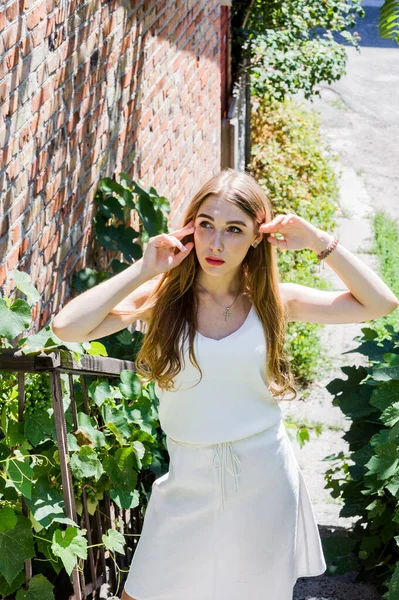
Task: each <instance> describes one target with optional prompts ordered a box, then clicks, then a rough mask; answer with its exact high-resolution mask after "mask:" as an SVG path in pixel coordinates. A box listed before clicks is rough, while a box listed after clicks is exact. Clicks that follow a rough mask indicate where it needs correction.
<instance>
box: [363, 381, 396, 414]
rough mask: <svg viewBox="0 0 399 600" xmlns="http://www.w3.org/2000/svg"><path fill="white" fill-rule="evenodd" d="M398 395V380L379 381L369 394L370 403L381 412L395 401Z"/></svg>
mask: <svg viewBox="0 0 399 600" xmlns="http://www.w3.org/2000/svg"><path fill="white" fill-rule="evenodd" d="M398 396H399V381H395V380H392V381H388V382H379V383H378V385H377V387H376V388H374V390H373V392H372V394H371V398H370V404H372V405H373V406H375V407H376V408H378V409H379V410H380V411H382V412H383V411H384V410H385V409H386V408H388V406H391V405H392V404H394V403H395V402H396V401H397V399H398Z"/></svg>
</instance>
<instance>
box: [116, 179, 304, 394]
mask: <svg viewBox="0 0 399 600" xmlns="http://www.w3.org/2000/svg"><path fill="white" fill-rule="evenodd" d="M211 195H212V196H218V197H219V198H221V199H223V200H226V201H227V202H232V203H233V204H235V205H236V206H238V208H240V209H241V210H243V211H244V212H245V213H246V214H247V215H248V216H250V217H251V218H252V219H253V222H254V229H255V231H258V227H259V225H260V224H261V223H264V222H268V221H270V220H271V219H272V218H273V208H272V205H271V203H270V201H269V199H268V197H267V195H266V194H265V192H264V190H263V189H262V188H261V187H260V185H259V184H258V183H257V181H256V180H255V179H254V178H253V177H252V176H251V175H250V174H249V173H246V172H241V171H235V170H234V169H223V170H222V171H220V173H219V174H217V175H215V176H214V177H212V178H211V179H210V180H209V181H207V182H206V183H205V185H204V186H203V187H202V188H201V189H200V190H199V191H198V192H197V193H196V194H195V196H194V197H193V198H192V200H191V202H190V203H189V205H188V207H187V209H186V212H185V215H184V221H183V226H185V225H187V224H188V223H189V222H190V221H192V220H193V219H195V217H196V215H197V212H198V209H199V208H200V206H201V204H202V203H203V202H204V200H205V199H206V198H207V197H208V196H211ZM181 241H182V243H183V244H185V243H187V242H189V241H193V234H191V235H189V236H186V237H185V238H183V239H182V240H181ZM241 267H242V268H241V277H240V283H241V291H242V293H243V294H246V295H248V297H249V298H250V300H251V302H252V303H253V305H254V307H255V309H256V312H257V314H258V317H259V319H260V321H261V322H262V326H263V330H264V334H265V339H266V348H267V352H266V377H267V381H268V383H269V385H268V389H269V391H270V393H271V394H272V395H273V397H274V398H275V399H277V397H282V396H285V395H286V394H287V392H288V391H290V392H292V394H293V397H291V398H286V397H285V398H284V400H294V399H295V398H296V396H297V392H296V389H295V383H296V382H295V377H294V375H293V374H292V372H291V370H290V364H289V360H288V358H287V356H286V354H285V352H284V344H285V335H286V334H285V330H286V314H285V310H284V304H283V302H282V300H281V297H280V292H279V287H278V284H279V280H280V274H279V270H278V266H277V259H276V248H275V246H273V245H272V244H270V243H269V242H267V240H266V236H263V238H262V240H261V242H260V244H259V245H258V246H257V248H256V249H255V248H253V246H251V247H250V248H249V249H248V252H247V254H246V256H245V258H244V260H243V262H242V263H241ZM199 268H200V264H199V261H198V258H197V255H196V253H195V248H193V250H192V251H191V252H190V254H189V255H188V256H187V257H186V258H185V259H184V260H183V261H182V262H181V263H180V264H179V265H178V266H177V267H175V268H173V269H171V270H170V271H168V272H167V273H163V274H162V276H161V278H160V280H159V282H158V284H157V285H156V287H155V288H154V290H153V291H152V293H151V294H150V296H149V297H148V299H147V300H146V302H145V303H144V304H142V306H140V308H138V309H136V311H135V312H136V315H137V319H138V320H139V319H140V315H143V314H144V313H147V314H150V315H151V317H150V320H149V322H148V327H147V330H146V332H145V335H144V338H143V343H142V346H141V349H140V351H139V353H138V355H137V357H136V370H137V373H139V374H140V375H141V376H142V377H143V379H144V381H149V380H152V379H155V380H156V381H157V383H158V385H159V387H160V388H161V389H167V390H170V389H173V387H174V382H173V378H174V377H175V376H176V375H177V374H178V373H179V372H180V370H181V369H182V365H184V356H183V354H184V352H183V348H184V343H185V342H186V340H187V339H188V341H189V358H190V360H191V362H192V364H193V365H195V366H196V367H197V368H198V370H199V372H200V374H201V378H202V371H201V368H200V365H199V364H198V361H197V358H196V356H195V352H194V338H195V335H196V332H197V308H198V298H197V295H196V293H195V285H194V283H195V280H196V277H197V274H198V271H199ZM149 309H150V310H149ZM113 312H114V313H115V312H119V311H113ZM280 399H281V398H280Z"/></svg>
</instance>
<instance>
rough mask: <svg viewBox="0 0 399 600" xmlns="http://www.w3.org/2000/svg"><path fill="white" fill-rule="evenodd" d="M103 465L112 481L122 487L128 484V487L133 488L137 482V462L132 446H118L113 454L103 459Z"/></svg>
mask: <svg viewBox="0 0 399 600" xmlns="http://www.w3.org/2000/svg"><path fill="white" fill-rule="evenodd" d="M103 466H104V469H105V471H106V473H107V475H108V477H109V478H110V480H111V481H112V483H114V484H116V485H120V486H123V487H124V488H126V487H127V484H128V485H129V487H130V489H134V487H135V486H136V483H137V470H138V463H137V457H136V453H135V451H134V449H133V448H119V449H118V450H117V451H116V452H115V455H114V456H107V457H106V458H105V459H104V463H103Z"/></svg>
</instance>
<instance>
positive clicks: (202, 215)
mask: <svg viewBox="0 0 399 600" xmlns="http://www.w3.org/2000/svg"><path fill="white" fill-rule="evenodd" d="M198 217H205V218H206V219H209V220H210V221H214V220H215V219H214V218H213V217H211V216H210V215H205V214H204V213H201V214H200V215H198ZM231 223H238V224H239V225H243V226H244V227H246V226H247V224H246V223H244V221H226V225H231Z"/></svg>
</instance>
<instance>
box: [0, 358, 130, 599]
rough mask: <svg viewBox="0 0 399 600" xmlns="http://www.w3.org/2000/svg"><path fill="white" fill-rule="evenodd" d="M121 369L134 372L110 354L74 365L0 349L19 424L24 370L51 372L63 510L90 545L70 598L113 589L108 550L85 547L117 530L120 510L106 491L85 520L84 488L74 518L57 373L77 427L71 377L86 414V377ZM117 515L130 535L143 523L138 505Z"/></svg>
mask: <svg viewBox="0 0 399 600" xmlns="http://www.w3.org/2000/svg"><path fill="white" fill-rule="evenodd" d="M125 369H128V370H132V371H134V370H135V368H134V363H133V362H131V361H125V360H119V359H115V358H110V357H94V356H90V355H85V356H83V357H82V360H81V362H80V363H78V362H77V361H76V360H75V358H74V357H73V356H72V354H71V353H69V352H67V351H64V350H61V351H60V352H53V353H49V354H46V353H41V354H38V355H23V354H21V353H20V351H15V350H8V349H6V350H2V351H0V371H14V372H16V373H17V381H18V417H19V420H20V422H21V421H23V420H24V398H25V391H24V388H25V374H26V373H38V372H42V373H43V372H47V373H49V376H50V384H51V397H52V406H53V409H54V421H55V429H56V439H57V446H58V452H59V460H60V470H61V481H62V492H63V499H64V504H65V513H66V516H67V517H69V518H70V519H72V520H73V521H74V522H75V523H77V524H78V525H80V526H83V527H84V528H85V529H86V531H87V539H88V544H89V548H88V558H87V561H81V564H76V565H75V567H74V569H73V572H72V584H73V595H72V596H69V600H85V599H86V597H87V596H88V595H91V598H93V599H94V598H96V597H98V594H99V590H100V587H101V585H103V584H104V583H108V582H110V583H111V585H112V586H113V587H115V585H116V576H117V573H116V567H115V564H114V561H113V560H111V559H110V556H109V553H108V552H107V551H105V549H104V546H100V547H99V548H98V549H97V550H96V552H94V551H93V548H91V547H90V546H92V545H93V544H96V543H101V542H102V534H103V531H107V530H108V529H109V528H111V527H112V528H116V527H115V525H114V520H115V519H114V517H113V515H114V516H118V514H119V511H118V509H117V507H116V506H115V505H114V503H113V502H112V501H111V500H110V498H109V496H108V495H107V494H105V495H104V508H103V510H100V508H99V505H97V508H96V510H95V513H94V515H93V518H90V514H89V510H88V502H87V496H86V492H85V490H83V493H82V505H83V511H82V517H81V519H80V522H79V519H78V515H77V511H76V503H75V495H74V489H73V482H72V473H71V468H70V463H69V451H68V441H67V427H66V421H65V412H64V407H63V392H62V381H61V374H63V373H65V374H67V375H68V377H67V382H68V391H69V395H70V399H71V411H72V419H73V426H74V430H75V431H76V430H77V429H78V419H77V406H76V398H75V392H74V385H73V384H74V380H73V376H74V375H78V376H80V378H81V385H82V393H83V404H84V411H85V412H86V413H87V414H90V404H89V398H88V394H87V385H86V381H85V377H86V376H98V377H107V378H115V377H119V375H120V373H121V372H122V371H123V370H125ZM22 510H23V512H24V514H26V515H27V514H28V511H27V507H26V505H25V504H24V502H23V500H22ZM122 514H123V515H124V524H125V527H124V530H125V533H127V531H129V533H130V534H133V535H138V534H139V533H140V531H141V527H142V519H141V518H140V515H139V507H136V508H135V509H130V510H126V511H122ZM136 545H137V544H135V545H134V547H135V546H136ZM121 556H122V555H121ZM107 559H108V565H107ZM120 562H121V564H122V565H123V566H126V564H127V562H128V561H127V557H124V556H122V558H121V559H120ZM85 573H86V576H85ZM25 575H26V582H28V581H29V580H30V579H31V577H32V564H31V560H28V561H26V562H25ZM86 580H87V581H86Z"/></svg>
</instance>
